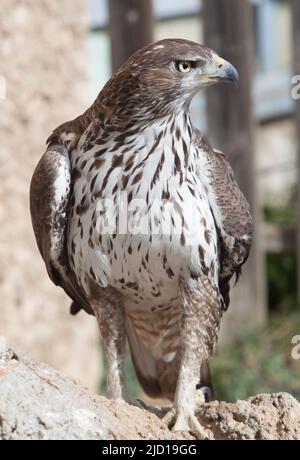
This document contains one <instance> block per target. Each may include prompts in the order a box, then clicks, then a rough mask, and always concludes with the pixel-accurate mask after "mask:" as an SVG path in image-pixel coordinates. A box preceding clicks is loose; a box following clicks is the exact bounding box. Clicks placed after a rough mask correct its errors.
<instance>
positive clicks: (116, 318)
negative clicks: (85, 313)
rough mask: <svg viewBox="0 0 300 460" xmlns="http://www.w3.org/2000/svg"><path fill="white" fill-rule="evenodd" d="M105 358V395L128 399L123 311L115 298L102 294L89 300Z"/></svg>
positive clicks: (112, 397) (111, 397)
mask: <svg viewBox="0 0 300 460" xmlns="http://www.w3.org/2000/svg"><path fill="white" fill-rule="evenodd" d="M91 305H92V308H93V310H94V312H95V316H96V318H97V321H98V325H99V329H100V333H101V337H102V340H103V346H104V351H105V355H106V359H107V397H108V398H110V399H124V400H126V401H127V400H128V396H127V389H126V382H125V370H124V362H125V343H126V331H125V312H124V308H123V306H122V303H121V302H120V301H119V299H117V298H115V299H114V298H113V296H111V298H109V296H103V295H102V298H101V300H100V301H99V300H97V301H91Z"/></svg>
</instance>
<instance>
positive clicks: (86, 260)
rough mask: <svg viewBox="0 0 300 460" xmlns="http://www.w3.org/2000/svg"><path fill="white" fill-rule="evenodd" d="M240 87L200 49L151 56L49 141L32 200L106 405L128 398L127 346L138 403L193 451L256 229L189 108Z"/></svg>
mask: <svg viewBox="0 0 300 460" xmlns="http://www.w3.org/2000/svg"><path fill="white" fill-rule="evenodd" d="M237 80H238V74H237V72H236V70H235V69H234V67H233V66H232V65H231V64H229V63H227V62H226V61H224V60H223V59H221V58H220V57H219V56H218V55H217V54H216V53H215V52H214V51H212V50H210V49H208V48H206V47H204V46H202V45H199V44H197V43H194V42H190V41H187V40H179V39H176V40H175V39H173V40H162V41H160V42H157V43H153V44H151V45H148V46H147V47H145V48H144V49H142V50H140V51H138V52H137V53H135V54H134V55H133V56H131V57H130V58H129V60H128V61H127V62H126V63H125V64H124V65H123V66H122V67H121V68H120V70H119V71H118V72H117V73H116V74H115V75H114V76H113V77H112V79H111V80H110V81H109V82H108V83H107V84H106V86H105V87H104V88H103V90H102V91H101V92H100V94H99V96H98V98H97V99H96V101H95V103H94V104H93V105H92V106H91V107H90V108H89V109H88V110H87V111H86V112H85V113H84V114H83V115H81V116H79V117H78V118H76V119H75V120H73V121H71V122H67V123H64V124H63V125H61V126H59V127H58V128H57V129H56V130H55V131H54V132H53V133H52V134H51V136H50V137H49V139H48V141H47V143H48V148H47V151H46V153H45V154H44V155H43V157H42V158H41V160H40V162H39V164H38V166H37V168H36V170H35V172H34V174H33V178H32V182H31V190H30V207H31V215H32V222H33V228H34V233H35V236H36V239H37V243H38V247H39V249H40V252H41V255H42V257H43V259H44V261H45V264H46V267H47V271H48V274H49V276H50V278H51V279H52V281H53V282H54V283H55V284H57V285H60V286H61V287H62V288H63V289H64V290H65V292H66V293H67V294H68V295H69V296H70V297H71V299H72V301H73V302H72V306H71V312H72V313H73V314H75V313H77V312H78V311H79V310H80V309H82V308H83V309H85V310H86V311H87V312H88V313H92V314H94V315H95V316H96V318H97V321H98V323H99V328H100V332H101V335H102V338H103V344H104V348H105V351H106V355H107V360H108V382H107V385H108V396H109V397H111V398H124V399H127V391H126V385H125V376H124V353H125V340H126V338H127V339H128V342H129V345H130V350H131V354H132V359H133V362H134V366H135V368H136V372H137V376H138V378H139V381H140V383H141V385H142V386H143V388H144V390H145V391H146V393H148V394H149V395H151V396H160V397H166V398H169V399H171V400H172V401H173V409H172V410H171V411H170V412H169V413H168V414H167V416H166V418H165V420H166V422H167V423H168V424H169V425H170V426H173V429H174V430H182V429H184V430H190V431H192V432H194V433H195V434H196V435H197V436H198V437H200V438H201V437H205V433H204V430H203V428H202V427H201V425H200V423H199V422H198V420H197V419H196V417H195V415H194V412H195V408H196V404H198V402H197V397H196V396H195V392H196V391H197V389H199V387H200V388H201V389H202V390H203V392H206V390H207V387H210V392H211V393H212V389H211V379H210V373H209V368H208V359H209V358H210V357H211V355H212V353H213V351H214V349H215V346H216V342H217V338H218V332H219V325H220V321H221V317H222V314H223V311H224V310H225V309H226V308H227V307H228V305H229V283H230V279H231V278H232V276H233V275H236V276H238V275H239V273H240V270H241V266H242V264H243V263H244V262H245V260H246V259H247V256H248V253H249V250H250V245H251V238H252V222H251V216H250V213H249V207H248V204H247V202H246V200H245V198H244V196H243V195H242V193H241V191H240V190H239V188H238V186H237V184H236V182H235V180H234V176H233V172H232V170H231V167H230V165H229V163H228V161H227V160H226V158H225V156H224V155H223V154H222V153H221V152H218V151H215V150H213V149H212V148H211V147H210V146H209V144H208V142H207V141H206V139H205V138H204V136H203V135H202V134H201V133H200V132H199V131H197V130H195V129H194V128H193V126H192V123H191V120H190V116H189V104H190V102H191V99H192V98H193V96H194V94H195V93H196V92H197V91H199V90H200V89H202V88H205V87H207V86H209V85H211V84H213V83H217V82H219V81H237ZM124 200H125V201H124ZM126 206H127V207H128V208H127V207H126ZM124 210H125V211H124ZM124 216H125V217H126V218H125V219H124ZM124 222H125V223H124ZM125 224H126V225H125ZM200 393H201V392H200ZM198 399H199V398H198Z"/></svg>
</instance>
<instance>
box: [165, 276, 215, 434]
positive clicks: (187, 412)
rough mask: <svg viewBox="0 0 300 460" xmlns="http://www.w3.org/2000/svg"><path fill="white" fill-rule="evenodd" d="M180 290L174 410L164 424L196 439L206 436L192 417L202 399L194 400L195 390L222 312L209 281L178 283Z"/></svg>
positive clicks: (195, 418) (212, 346)
mask: <svg viewBox="0 0 300 460" xmlns="http://www.w3.org/2000/svg"><path fill="white" fill-rule="evenodd" d="M180 289H181V307H182V315H181V324H180V331H181V349H180V352H181V359H180V368H179V374H178V380H177V387H176V393H175V397H174V403H173V409H172V410H171V411H170V412H169V413H167V414H166V416H165V417H164V421H165V422H166V423H167V424H168V425H169V426H172V429H173V430H174V431H190V432H192V433H193V434H194V435H195V436H196V437H197V438H198V439H205V438H207V435H206V433H205V430H204V428H203V427H202V426H201V424H200V422H199V421H198V419H197V417H196V416H195V411H196V409H197V410H198V409H199V403H200V404H201V403H202V404H203V403H204V397H203V398H202V400H201V398H196V397H195V390H196V387H197V384H198V382H199V375H200V369H201V364H202V362H203V359H205V360H206V359H208V358H209V357H210V356H211V354H212V351H213V349H214V346H215V344H216V340H217V336H218V332H219V323H220V319H221V309H220V308H219V295H218V291H217V290H216V289H215V288H214V287H213V285H212V283H211V281H210V280H209V279H206V278H205V279H204V280H200V279H199V280H197V281H195V280H193V281H192V282H190V283H186V282H184V281H180Z"/></svg>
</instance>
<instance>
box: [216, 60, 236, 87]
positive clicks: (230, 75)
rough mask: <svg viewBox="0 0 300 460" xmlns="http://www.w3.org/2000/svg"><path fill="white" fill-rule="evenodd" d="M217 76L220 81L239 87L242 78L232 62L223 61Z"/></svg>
mask: <svg viewBox="0 0 300 460" xmlns="http://www.w3.org/2000/svg"><path fill="white" fill-rule="evenodd" d="M217 76H218V78H219V79H220V80H223V81H229V82H233V83H234V84H235V86H238V84H239V82H240V77H239V74H238V71H237V70H236V68H235V67H234V66H233V65H232V64H230V62H228V61H225V60H224V59H222V63H220V64H219V65H218V70H217Z"/></svg>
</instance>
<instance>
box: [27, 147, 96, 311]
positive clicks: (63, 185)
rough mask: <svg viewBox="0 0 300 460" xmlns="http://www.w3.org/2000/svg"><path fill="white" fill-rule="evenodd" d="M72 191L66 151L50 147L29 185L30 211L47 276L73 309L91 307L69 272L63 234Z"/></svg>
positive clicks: (62, 148)
mask: <svg viewBox="0 0 300 460" xmlns="http://www.w3.org/2000/svg"><path fill="white" fill-rule="evenodd" d="M71 188H72V177H71V165H70V160H69V155H68V151H67V149H66V148H65V147H64V146H63V145H61V144H52V145H51V146H50V147H48V149H47V151H46V152H45V153H44V155H43V156H42V158H41V159H40V161H39V163H38V164H37V167H36V169H35V171H34V173H33V176H32V179H31V184H30V212H31V220H32V225H33V230H34V234H35V238H36V241H37V245H38V248H39V251H40V253H41V255H42V257H43V259H44V262H45V265H46V268H47V271H48V274H49V276H50V278H51V280H52V281H53V283H55V284H56V285H59V286H61V287H62V288H63V289H64V290H65V292H66V293H67V294H68V295H69V296H70V297H71V298H72V299H73V309H76V308H78V309H80V308H84V309H85V310H87V311H88V312H89V313H92V311H91V307H90V305H89V303H88V301H87V299H86V297H85V295H84V294H83V292H82V290H81V289H80V287H79V286H78V284H77V281H76V278H75V275H74V273H73V272H72V270H71V269H70V266H69V262H68V256H67V249H66V234H67V226H68V224H67V222H68V209H69V201H70V194H71Z"/></svg>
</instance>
